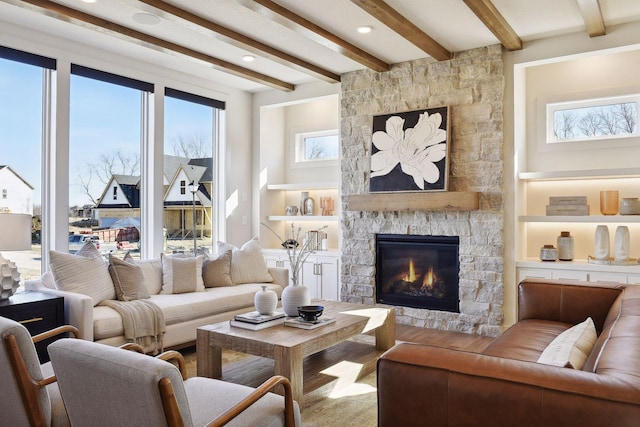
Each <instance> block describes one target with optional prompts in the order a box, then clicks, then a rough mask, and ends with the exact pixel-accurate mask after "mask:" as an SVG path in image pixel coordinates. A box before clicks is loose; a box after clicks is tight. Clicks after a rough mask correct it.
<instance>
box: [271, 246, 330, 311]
mask: <svg viewBox="0 0 640 427" xmlns="http://www.w3.org/2000/svg"><path fill="white" fill-rule="evenodd" d="M262 252H263V254H264V258H265V260H266V262H267V265H268V266H269V267H280V268H288V269H290V268H291V265H290V263H289V258H288V256H287V252H286V251H285V250H283V249H263V251H262ZM339 259H340V257H339V256H338V253H337V252H334V251H318V252H316V253H315V254H312V255H310V256H309V258H307V260H306V261H305V263H304V264H303V265H302V268H301V271H300V276H301V277H300V284H303V285H305V286H306V287H307V288H309V293H310V294H311V298H320V299H327V300H333V301H337V300H338V298H339V272H340V270H339ZM289 277H291V272H289Z"/></svg>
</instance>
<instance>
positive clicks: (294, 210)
mask: <svg viewBox="0 0 640 427" xmlns="http://www.w3.org/2000/svg"><path fill="white" fill-rule="evenodd" d="M284 213H285V215H287V216H295V215H297V214H298V207H297V206H287V207H286V208H284Z"/></svg>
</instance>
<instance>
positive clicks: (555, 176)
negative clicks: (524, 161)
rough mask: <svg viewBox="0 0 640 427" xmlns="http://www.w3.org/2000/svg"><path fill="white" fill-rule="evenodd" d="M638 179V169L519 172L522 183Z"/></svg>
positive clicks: (639, 173)
mask: <svg viewBox="0 0 640 427" xmlns="http://www.w3.org/2000/svg"><path fill="white" fill-rule="evenodd" d="M635 177H640V168H619V169H587V170H575V171H550V172H520V173H519V174H518V178H520V179H521V180H524V181H553V180H571V179H613V178H635Z"/></svg>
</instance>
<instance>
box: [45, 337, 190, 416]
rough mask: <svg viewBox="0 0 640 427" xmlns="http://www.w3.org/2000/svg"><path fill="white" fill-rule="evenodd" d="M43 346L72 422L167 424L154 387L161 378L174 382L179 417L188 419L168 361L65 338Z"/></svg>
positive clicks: (179, 381)
mask: <svg viewBox="0 0 640 427" xmlns="http://www.w3.org/2000/svg"><path fill="white" fill-rule="evenodd" d="M48 351H49V355H50V356H51V363H52V364H53V369H54V371H55V373H56V377H57V378H58V386H59V387H60V392H61V394H62V398H63V400H64V402H65V405H66V407H67V414H68V415H69V420H70V421H71V424H72V425H91V426H116V425H166V418H165V412H164V406H163V401H162V397H161V394H160V390H159V382H160V381H161V380H162V379H163V378H168V379H169V381H170V382H171V385H172V386H173V392H174V394H175V397H176V400H177V404H178V408H179V410H180V415H181V417H182V422H183V423H184V425H185V426H191V425H192V418H191V413H190V411H189V406H188V403H187V398H186V395H185V392H184V385H183V382H182V376H181V375H180V372H179V371H178V369H177V368H176V367H175V366H174V365H172V364H171V363H169V362H165V361H163V360H159V359H156V358H154V357H150V356H147V355H144V354H140V353H136V352H133V351H128V350H123V349H119V348H117V347H110V346H107V345H104V344H98V343H94V342H90V341H85V340H74V339H67V338H65V339H60V340H58V341H56V342H54V343H52V344H51V345H49V347H48ZM165 381H166V380H165Z"/></svg>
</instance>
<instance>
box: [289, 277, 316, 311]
mask: <svg viewBox="0 0 640 427" xmlns="http://www.w3.org/2000/svg"><path fill="white" fill-rule="evenodd" d="M297 279H298V277H297V276H296V277H295V280H294V279H292V280H291V284H290V285H289V286H287V287H285V288H284V289H283V290H282V310H284V314H286V315H287V316H294V317H297V316H298V307H300V306H303V305H310V304H311V294H310V293H309V288H307V287H306V286H303V285H299V284H298V280H297Z"/></svg>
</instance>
